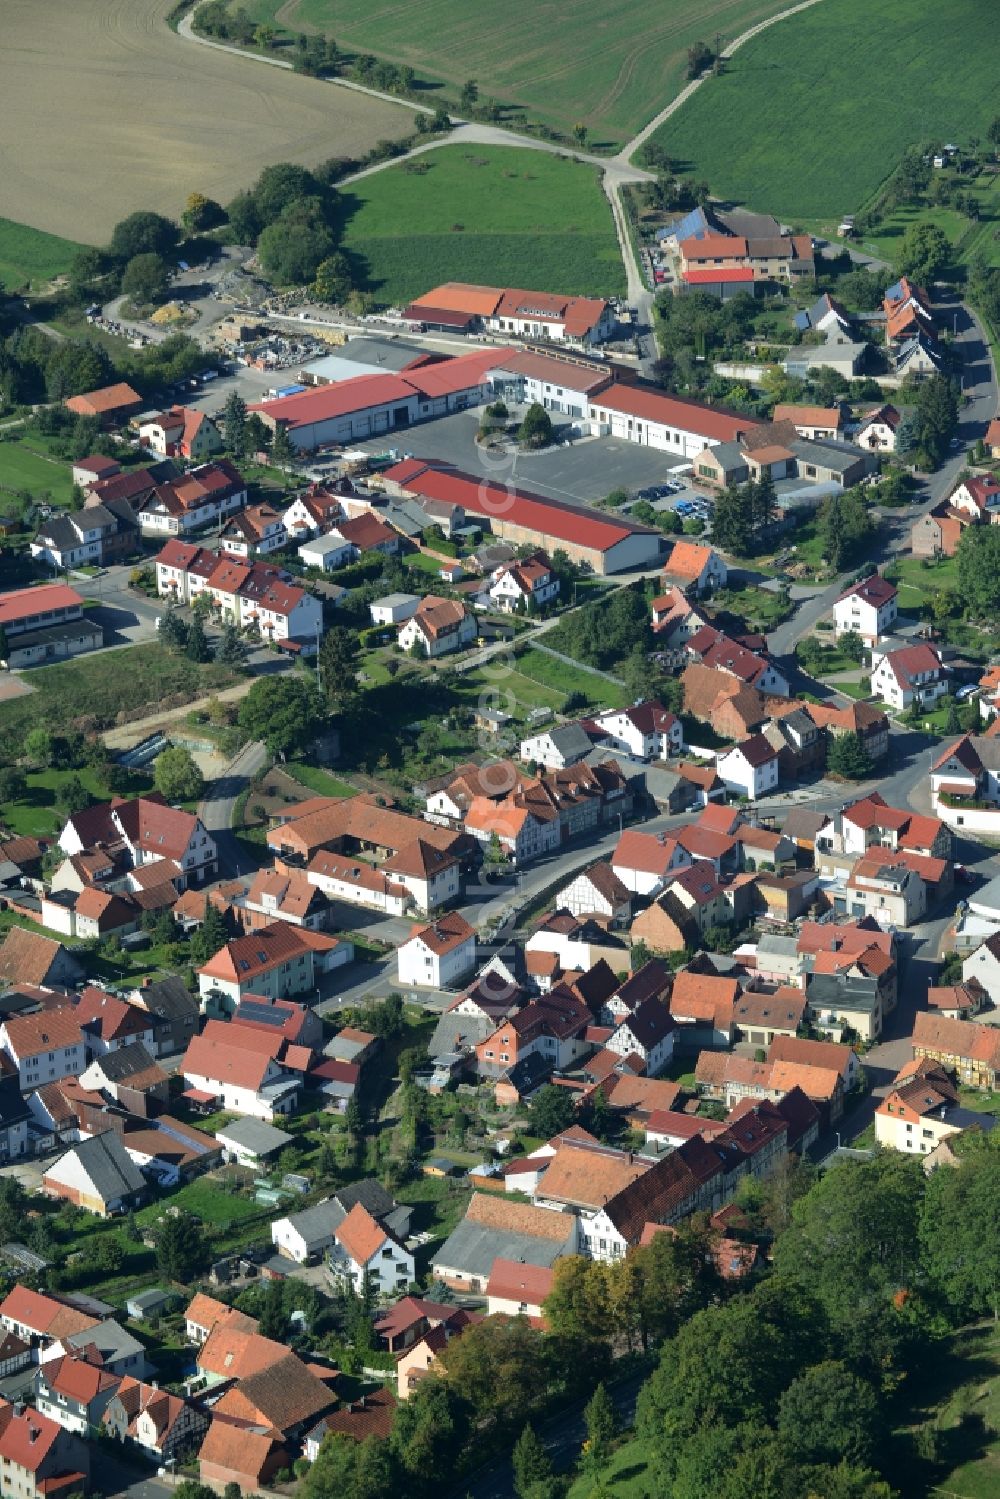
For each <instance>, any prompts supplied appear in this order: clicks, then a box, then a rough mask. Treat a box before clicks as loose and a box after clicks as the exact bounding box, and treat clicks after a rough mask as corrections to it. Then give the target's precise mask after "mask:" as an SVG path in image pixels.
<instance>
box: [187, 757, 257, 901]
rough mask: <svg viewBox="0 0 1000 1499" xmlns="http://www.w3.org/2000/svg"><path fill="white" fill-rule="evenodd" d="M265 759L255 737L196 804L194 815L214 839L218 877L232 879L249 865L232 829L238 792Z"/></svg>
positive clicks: (245, 786) (251, 778)
mask: <svg viewBox="0 0 1000 1499" xmlns="http://www.w3.org/2000/svg"><path fill="white" fill-rule="evenodd" d="M266 763H267V750H266V748H265V746H264V745H263V744H261V743H260V742H259V741H253V742H252V743H250V744H245V745H244V746H243V748H242V749H241V750H240V752H239V754H237V755H235V756H234V757H233V759H232V760H230V762H229V764H228V765H227V766H226V769H225V771H224V773H223V774H222V775H221V776H219V777H218V778H217V779H216V780H214V781H212V783H211V785H210V786H209V794H208V796H206V797H205V799H204V801H203V802H202V803H201V804H200V806H199V807H198V816H199V817H200V818H201V820H202V822H203V823H204V824H205V827H206V829H207V830H208V832H210V833H211V834H212V836H213V837H214V839H215V842H216V847H217V848H218V850H219V878H220V879H232V878H234V877H235V876H236V875H238V874H245V873H246V872H247V871H248V870H249V869H251V868H252V867H253V864H252V861H251V860H250V858H249V857H248V855H247V853H246V851H245V849H244V848H243V845H242V844H241V843H240V841H239V839H238V838H237V836H236V834H235V833H234V832H233V830H232V824H233V813H234V811H235V808H236V802H237V799H238V798H239V796H240V795H241V794H242V793H243V792H244V791H245V790H246V789H247V787H248V786H249V784H250V782H251V781H252V780H253V778H254V776H255V775H257V774H259V772H260V771H261V770H263V768H264V766H265V764H266Z"/></svg>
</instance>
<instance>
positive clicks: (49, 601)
mask: <svg viewBox="0 0 1000 1499" xmlns="http://www.w3.org/2000/svg"><path fill="white" fill-rule="evenodd" d="M82 604H83V599H82V597H81V595H80V594H78V593H77V591H76V589H75V588H70V587H69V586H68V584H66V583H39V584H38V585H37V587H35V588H16V589H14V590H13V592H11V593H4V594H0V625H3V626H6V625H14V624H18V623H20V622H21V621H22V620H27V619H31V618H32V616H33V615H36V614H48V613H51V612H52V611H53V610H55V609H72V608H74V607H79V606H80V605H82Z"/></svg>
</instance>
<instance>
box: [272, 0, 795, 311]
mask: <svg viewBox="0 0 1000 1499" xmlns="http://www.w3.org/2000/svg"><path fill="white" fill-rule="evenodd" d="M244 4H246V8H247V9H248V10H249V12H250V14H251V16H253V17H254V19H255V20H268V21H271V22H274V21H275V19H277V20H278V21H279V24H281V25H282V26H284V27H287V28H288V29H289V30H290V31H293V32H294V31H300V30H301V31H322V32H324V33H325V34H326V35H328V36H334V37H336V40H337V43H338V45H339V46H340V47H341V48H343V49H351V50H356V51H358V52H370V53H374V54H375V55H377V56H378V57H383V58H386V59H388V60H389V61H390V62H395V63H400V64H404V65H409V66H410V67H412V68H413V69H414V70H415V72H416V74H417V77H418V78H420V79H423V80H427V81H432V82H435V83H443V84H444V85H445V86H446V90H447V93H448V95H449V97H451V98H455V99H457V97H458V92H459V90H460V89H461V87H462V84H463V83H465V81H466V79H469V78H475V79H476V80H478V84H479V92H480V96H481V97H483V98H486V97H490V96H493V97H495V98H496V99H498V100H499V101H500V102H501V103H502V104H513V105H516V106H520V107H523V108H524V109H526V110H527V112H528V115H529V117H530V118H531V119H533V120H541V121H543V122H545V123H546V124H549V125H551V126H554V127H555V128H557V129H559V130H562V131H564V132H569V131H571V130H572V129H573V127H574V125H576V124H577V122H581V123H583V124H585V125H586V126H587V127H588V129H589V131H590V134H591V138H592V141H593V143H594V144H598V145H600V144H605V143H607V144H611V143H614V142H620V141H622V140H624V139H625V138H626V137H627V136H629V135H631V134H632V133H633V132H634V131H636V130H638V129H639V127H640V126H642V125H644V124H645V123H646V121H647V120H649V119H651V118H652V116H653V115H654V114H655V113H656V112H657V110H659V109H662V108H663V106H664V105H665V104H666V103H668V102H669V100H670V99H671V98H672V97H673V95H674V94H676V93H677V91H678V90H679V89H680V88H681V87H682V85H683V83H684V77H685V64H686V60H687V58H686V54H687V49H688V47H690V46H691V44H692V43H693V42H696V41H699V40H705V41H707V42H708V43H709V44H710V45H714V43H715V38H716V36H717V35H719V34H721V37H722V39H723V40H724V41H725V40H726V39H728V38H733V37H736V36H738V35H739V34H740V32H742V31H744V30H745V29H746V28H747V27H748V26H752V25H753V24H754V22H755V21H759V20H761V19H762V17H764V16H768V15H773V14H774V13H775V12H776V11H778V10H780V9H781V0H716V3H709V0H660V3H659V4H657V3H655V0H608V3H607V4H605V5H603V6H601V8H600V10H599V11H595V10H594V9H593V7H591V6H588V5H584V4H581V3H579V0H578V3H577V4H575V5H573V6H569V7H567V6H566V5H564V4H559V3H558V0H540V3H539V0H534V3H533V0H512V3H510V4H508V5H506V6H503V7H501V9H500V10H497V11H486V10H482V9H480V8H478V7H476V6H470V5H468V4H465V3H463V0H412V3H411V4H410V5H407V6H398V5H393V4H391V3H388V0H381V3H375V4H368V3H365V0H291V3H288V0H244ZM428 99H429V102H431V103H433V102H435V98H434V94H433V93H430V94H429V95H428ZM515 284H516V285H518V286H520V285H522V284H523V282H522V281H521V280H518V281H517V282H516V283H515Z"/></svg>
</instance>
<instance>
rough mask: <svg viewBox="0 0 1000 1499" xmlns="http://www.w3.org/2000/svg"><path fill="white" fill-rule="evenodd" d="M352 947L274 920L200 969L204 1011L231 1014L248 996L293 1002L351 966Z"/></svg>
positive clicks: (231, 943)
mask: <svg viewBox="0 0 1000 1499" xmlns="http://www.w3.org/2000/svg"><path fill="white" fill-rule="evenodd" d="M353 956H354V949H353V946H352V944H351V943H350V942H339V941H338V939H337V938H336V937H330V936H327V934H326V933H325V932H314V931H311V930H310V929H309V928H308V927H298V926H291V925H290V924H289V923H288V922H287V921H273V922H271V923H270V924H269V925H268V926H263V927H258V928H257V930H256V931H253V932H248V933H247V934H246V936H243V937H234V938H233V939H232V940H231V941H229V942H227V943H226V944H225V945H224V946H223V947H220V948H219V951H218V952H217V953H214V954H213V956H212V957H211V958H209V960H208V962H207V963H203V964H202V966H201V967H200V968H199V970H198V989H199V992H200V994H201V1000H202V1008H203V1009H204V1008H205V1007H206V1005H208V1004H209V1003H212V1004H214V1006H215V1007H216V1008H218V1009H224V1010H227V1011H232V1010H234V1009H235V1008H236V1006H237V1005H238V1004H239V1002H240V1000H241V999H244V998H245V997H246V996H247V995H248V994H260V995H263V996H264V997H265V998H267V999H289V998H291V997H292V996H294V995H296V994H308V993H311V992H314V991H315V989H316V987H317V984H318V981H319V978H320V975H322V974H324V973H329V972H330V971H331V970H332V969H333V968H339V967H340V966H341V965H342V964H344V963H349V962H350V961H351V960H352V958H353Z"/></svg>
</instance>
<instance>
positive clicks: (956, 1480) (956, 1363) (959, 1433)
mask: <svg viewBox="0 0 1000 1499" xmlns="http://www.w3.org/2000/svg"><path fill="white" fill-rule="evenodd" d="M920 1398H921V1400H922V1402H923V1403H924V1405H925V1409H926V1421H925V1424H926V1425H929V1426H932V1427H933V1428H934V1429H935V1431H936V1433H937V1438H938V1447H939V1450H940V1451H941V1452H942V1453H943V1454H945V1458H944V1461H945V1465H946V1469H950V1471H945V1472H943V1473H942V1472H940V1471H939V1472H938V1473H936V1474H935V1475H934V1476H935V1478H936V1479H937V1483H936V1486H935V1487H933V1488H932V1489H931V1490H930V1492H931V1493H932V1494H938V1495H941V1496H942V1499H994V1496H995V1495H996V1494H997V1493H1000V1442H998V1440H997V1431H998V1430H1000V1327H998V1326H997V1324H996V1323H994V1322H990V1323H984V1324H982V1325H981V1326H979V1327H973V1328H965V1329H963V1330H962V1331H961V1332H958V1333H956V1334H955V1335H954V1337H952V1338H950V1339H949V1340H948V1341H947V1342H946V1343H944V1344H942V1345H941V1349H940V1353H939V1355H938V1357H937V1358H936V1359H935V1361H934V1369H933V1374H932V1376H931V1388H930V1389H924V1388H922V1389H921V1390H920Z"/></svg>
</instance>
